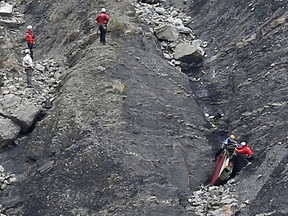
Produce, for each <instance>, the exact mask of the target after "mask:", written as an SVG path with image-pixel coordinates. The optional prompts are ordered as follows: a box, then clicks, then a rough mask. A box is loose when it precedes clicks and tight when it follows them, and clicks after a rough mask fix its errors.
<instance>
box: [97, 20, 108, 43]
mask: <svg viewBox="0 0 288 216" xmlns="http://www.w3.org/2000/svg"><path fill="white" fill-rule="evenodd" d="M99 30H100V43H103V44H105V43H106V33H107V27H106V25H100V26H99Z"/></svg>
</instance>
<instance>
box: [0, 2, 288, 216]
mask: <svg viewBox="0 0 288 216" xmlns="http://www.w3.org/2000/svg"><path fill="white" fill-rule="evenodd" d="M134 3H135V2H134V1H132V0H131V1H128V0H127V1H116V2H105V1H97V2H95V1H77V2H75V1H68V2H62V3H61V2H58V1H49V3H48V2H39V1H31V2H30V3H29V4H27V5H26V4H25V3H24V2H21V3H20V2H19V3H18V5H19V9H21V10H23V12H25V15H26V17H25V18H26V22H29V23H32V24H33V26H34V28H35V32H36V35H37V41H38V42H37V47H36V49H35V56H37V57H35V58H36V60H38V61H40V60H41V59H44V58H46V56H49V57H53V58H54V59H57V61H59V62H61V63H63V64H64V65H66V68H65V71H64V67H63V69H62V70H63V71H62V72H63V73H62V74H64V75H63V76H62V77H61V79H62V80H63V81H62V82H61V85H60V86H57V87H56V86H55V88H56V90H57V91H58V90H59V92H58V93H57V97H56V96H55V97H56V100H55V101H54V106H53V108H52V109H50V110H49V111H47V115H46V117H45V118H44V119H43V120H41V121H38V123H37V124H36V126H35V129H34V130H33V132H31V133H29V134H22V135H24V136H22V135H21V136H18V138H17V139H16V140H15V144H17V145H15V146H14V147H11V148H8V149H5V150H4V151H3V152H1V160H0V162H1V165H2V166H3V173H4V170H5V176H8V177H7V179H8V178H13V181H12V180H11V181H10V180H9V186H8V187H6V185H5V187H4V188H3V191H2V193H1V203H3V206H2V209H1V211H2V212H3V214H6V215H194V214H197V215H234V214H238V215H256V214H258V215H265V214H264V213H268V214H270V215H273V214H274V215H285V214H287V200H286V199H285V194H286V192H287V169H286V165H287V134H286V133H287V129H286V128H287V115H286V114H287V95H286V94H285V90H286V89H287V82H286V79H287V72H286V70H285V69H286V67H287V57H286V56H285V52H286V50H287V45H286V44H285V43H284V42H285V39H287V28H286V27H287V23H286V21H287V19H288V18H287V14H285V12H286V10H287V6H286V4H285V2H284V1H277V2H276V1H271V2H269V1H268V2H267V1H265V2H264V1H260V2H255V3H253V2H252V3H250V4H245V3H243V2H240V1H239V2H238V1H222V2H221V3H219V2H211V1H209V2H208V1H193V2H189V1H187V2H186V1H184V2H179V1H175V2H174V1H173V0H170V1H167V2H162V3H161V4H160V5H148V6H147V5H136V6H135V5H134ZM260 3H261V4H260ZM172 5H175V6H177V7H178V8H180V9H177V8H176V7H175V8H172V9H171V6H172ZM103 6H105V7H106V8H107V9H108V10H109V12H110V14H111V15H112V19H111V22H110V27H109V28H110V32H109V33H108V45H106V46H103V45H100V44H99V42H98V35H97V34H96V32H97V28H96V25H95V23H94V18H95V15H96V12H95V11H96V10H99V8H101V7H103ZM144 7H145V8H146V7H147V8H148V9H149V11H148V12H147V10H148V9H147V8H146V9H145V11H146V12H145V11H144V12H141V13H140V12H139V10H140V9H139V8H144ZM155 7H156V8H155ZM135 8H136V11H135ZM162 8H163V9H164V10H163V9H162ZM181 8H183V11H182V10H181ZM137 10H138V12H139V13H138V12H137ZM165 10H169V11H171V13H174V15H175V16H177V17H180V19H182V18H181V16H182V15H181V13H184V12H185V14H186V15H187V16H191V19H192V20H191V21H190V22H189V23H188V21H185V20H184V19H182V20H184V24H185V26H184V25H183V26H181V31H184V30H185V31H186V32H188V34H187V33H183V32H182V33H181V32H180V33H179V32H178V33H177V31H179V29H180V28H179V25H178V26H172V28H173V29H172V28H170V27H169V28H167V27H165V28H166V29H165V31H166V32H167V31H168V32H169V35H171V34H170V33H171V32H172V33H173V32H175V29H176V33H175V34H174V33H173V35H172V36H173V37H172V38H174V39H175V41H168V42H167V41H166V42H165V37H166V36H167V35H166V36H165V37H164V39H163V38H162V41H158V40H157V38H156V37H155V35H154V32H153V31H150V29H149V27H150V28H156V27H157V23H153V22H152V23H150V26H149V24H148V23H147V22H150V21H149V16H145V15H149V14H151V13H150V11H154V12H153V17H155V16H156V14H158V15H157V19H158V18H159V22H160V21H161V22H163V20H165V19H166V18H165V16H166V15H165ZM173 11H176V13H175V12H173ZM136 14H137V16H136ZM177 14H180V15H177ZM174 15H173V16H174ZM158 16H160V17H158ZM143 17H144V18H145V17H146V18H147V19H146V18H145V19H143ZM174 18H175V17H174ZM157 22H158V21H157ZM159 22H158V25H159ZM172 23H173V22H172ZM176 24H177V23H176ZM176 24H175V23H173V25H176ZM181 24H182V23H181ZM174 27H175V29H174ZM177 27H178V28H177ZM183 27H185V28H183ZM188 27H190V28H188ZM167 29H168V30H167ZM171 29H172V30H171ZM189 29H190V30H192V32H190V30H189ZM161 32H162V33H163V31H161ZM158 33H159V31H158ZM155 34H156V36H158V37H159V34H158V35H157V33H156V32H155ZM178 34H179V35H178ZM175 35H177V37H175ZM162 36H163V35H162ZM195 37H196V38H197V39H201V40H202V41H203V42H205V43H204V44H205V52H206V54H205V58H204V61H200V63H199V62H198V61H197V62H196V63H195V62H188V63H187V62H181V61H179V59H180V60H181V58H179V59H176V60H175V59H173V52H174V51H175V50H174V49H175V47H177V46H176V45H177V43H178V44H179V43H182V42H187V43H188V44H190V45H191V46H192V45H193V43H192V42H191V43H190V41H192V40H193V39H195ZM174 39H173V40H174ZM163 40H164V41H163ZM201 44H202V46H203V43H201ZM194 45H195V43H194ZM194 47H195V46H194ZM176 50H177V49H176ZM197 50H198V51H199V50H200V51H201V52H198V51H197V53H198V54H197V56H198V57H199V53H202V51H203V48H200V46H197ZM178 53H179V52H178ZM163 54H165V55H163ZM189 55H192V54H191V53H189ZM193 55H194V54H193ZM201 56H202V54H201ZM201 56H200V57H201ZM163 57H165V58H166V59H164V58H163ZM202 57H203V56H202ZM202 57H201V58H202ZM185 59H186V58H185ZM180 67H182V72H181V71H180V70H181V69H180ZM183 72H185V73H186V74H185V73H183ZM40 91H41V90H40ZM53 96H54V95H53ZM205 114H206V115H205ZM223 114H224V115H223ZM205 116H206V117H205ZM212 116H221V118H217V119H216V118H212ZM207 117H208V118H207ZM1 121H2V120H1ZM230 131H234V132H236V134H237V135H238V136H239V140H246V141H248V142H249V143H250V144H251V145H252V146H253V147H254V149H255V151H256V160H255V162H253V164H252V165H250V166H248V167H245V168H244V169H243V170H242V172H241V174H240V175H238V176H237V177H236V178H235V181H234V182H233V183H229V184H228V185H227V186H226V188H224V189H223V188H222V187H220V188H218V189H217V188H214V187H213V188H209V187H208V188H206V187H202V188H200V190H199V191H196V190H198V188H199V186H200V185H201V184H207V182H208V181H209V178H210V176H211V174H212V172H213V168H214V164H213V163H211V159H212V157H213V153H214V150H215V149H216V148H218V147H219V142H221V141H222V139H223V138H224V136H225V135H226V134H227V133H228V132H230ZM1 172H2V171H1ZM6 172H9V173H13V175H10V174H6ZM3 176H4V174H3ZM11 176H12V177H11ZM5 178H6V177H5ZM16 179H17V180H16ZM3 181H4V180H3ZM15 181H17V183H16V184H15ZM7 182H8V180H7ZM10 183H11V184H10ZM1 188H2V187H1ZM232 193H233V194H232ZM276 194H277V196H276ZM225 196H226V198H225ZM203 198H204V199H205V200H206V201H204V199H203ZM207 200H209V201H208V202H207ZM210 200H211V201H210ZM215 200H218V201H217V202H216V201H215ZM201 203H203V205H202V204H201ZM241 204H242V205H241ZM268 204H270V205H268ZM217 205H219V208H218V210H217ZM215 209H216V210H217V211H216V210H215ZM212 210H213V211H212ZM220 210H221V211H220Z"/></svg>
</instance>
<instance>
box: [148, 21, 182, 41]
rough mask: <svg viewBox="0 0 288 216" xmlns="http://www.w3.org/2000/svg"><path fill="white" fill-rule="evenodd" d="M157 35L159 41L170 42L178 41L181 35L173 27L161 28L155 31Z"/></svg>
mask: <svg viewBox="0 0 288 216" xmlns="http://www.w3.org/2000/svg"><path fill="white" fill-rule="evenodd" d="M154 31H155V34H156V36H157V38H158V39H159V40H165V41H169V42H173V41H176V40H177V39H178V35H179V33H178V32H177V31H176V29H175V28H174V27H172V26H167V25H166V26H159V27H157V28H155V29H154Z"/></svg>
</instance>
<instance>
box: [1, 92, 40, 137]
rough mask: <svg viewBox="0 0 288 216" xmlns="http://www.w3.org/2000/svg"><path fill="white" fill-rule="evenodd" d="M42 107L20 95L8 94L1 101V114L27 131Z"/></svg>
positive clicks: (24, 131) (23, 130)
mask: <svg viewBox="0 0 288 216" xmlns="http://www.w3.org/2000/svg"><path fill="white" fill-rule="evenodd" d="M39 113H40V108H39V107H36V106H35V105H34V104H33V103H31V102H29V101H26V100H23V99H21V98H20V97H18V96H16V95H13V94H8V95H5V96H4V97H3V99H2V100H1V101H0V114H1V115H2V116H4V117H6V118H9V119H11V120H12V121H13V122H14V123H16V124H18V125H19V126H20V127H21V131H22V132H23V133H26V132H27V131H28V130H29V129H30V127H31V126H32V125H33V124H34V123H35V121H36V120H37V117H38V114H39Z"/></svg>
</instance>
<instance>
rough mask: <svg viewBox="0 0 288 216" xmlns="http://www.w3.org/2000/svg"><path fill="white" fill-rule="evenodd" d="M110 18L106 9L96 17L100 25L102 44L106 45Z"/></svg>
mask: <svg viewBox="0 0 288 216" xmlns="http://www.w3.org/2000/svg"><path fill="white" fill-rule="evenodd" d="M109 19H110V16H109V15H108V14H107V13H106V9H105V8H102V9H101V13H100V14H98V16H97V17H96V21H97V23H98V24H99V30H100V43H102V44H106V33H107V25H108V22H109Z"/></svg>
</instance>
